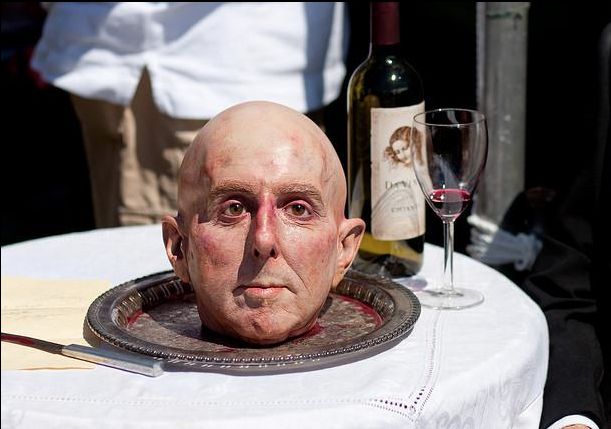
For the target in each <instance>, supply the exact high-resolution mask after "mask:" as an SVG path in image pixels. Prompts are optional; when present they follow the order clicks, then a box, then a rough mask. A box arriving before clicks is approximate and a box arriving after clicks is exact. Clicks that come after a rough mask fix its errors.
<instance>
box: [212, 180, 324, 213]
mask: <svg viewBox="0 0 611 429" xmlns="http://www.w3.org/2000/svg"><path fill="white" fill-rule="evenodd" d="M272 191H273V193H274V194H275V195H303V196H305V197H307V198H309V199H310V200H312V202H313V203H314V204H316V205H318V206H320V207H321V208H322V207H324V204H323V199H322V194H321V192H320V190H319V189H318V188H316V187H315V186H312V185H311V184H309V183H300V182H293V183H283V184H280V185H277V186H274V187H273V188H272ZM231 194H247V195H255V194H256V192H255V188H254V187H253V186H251V185H249V184H248V183H244V182H234V181H230V180H229V181H223V182H221V183H219V184H218V185H216V186H213V187H212V189H210V192H209V194H208V198H209V201H215V200H218V199H219V198H222V197H224V196H227V195H231Z"/></svg>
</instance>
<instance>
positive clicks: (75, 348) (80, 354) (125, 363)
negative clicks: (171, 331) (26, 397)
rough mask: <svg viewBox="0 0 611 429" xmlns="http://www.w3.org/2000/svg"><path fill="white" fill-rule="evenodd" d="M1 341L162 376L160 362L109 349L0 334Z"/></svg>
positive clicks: (152, 375)
mask: <svg viewBox="0 0 611 429" xmlns="http://www.w3.org/2000/svg"><path fill="white" fill-rule="evenodd" d="M2 341H7V342H9V343H14V344H19V345H22V346H27V347H32V348H35V349H38V350H43V351H45V352H49V353H54V354H58V355H62V356H67V357H71V358H75V359H80V360H84V361H87V362H92V363H95V364H98V365H104V366H109V367H111V368H117V369H122V370H124V371H130V372H135V373H137V374H142V375H146V376H149V377H158V376H160V375H161V374H163V372H164V371H163V365H162V363H161V362H160V361H158V360H156V359H153V358H151V357H148V356H141V355H137V354H135V353H130V352H119V351H114V350H109V349H101V348H94V347H87V346H81V345H79V344H69V345H67V346H64V345H61V344H57V343H52V342H50V341H45V340H40V339H38V338H32V337H26V336H24V335H15V334H8V333H5V332H2Z"/></svg>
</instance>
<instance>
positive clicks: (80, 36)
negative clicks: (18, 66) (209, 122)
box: [32, 2, 348, 119]
mask: <svg viewBox="0 0 611 429" xmlns="http://www.w3.org/2000/svg"><path fill="white" fill-rule="evenodd" d="M47 7H48V12H49V15H48V16H47V20H46V23H45V27H44V31H43V35H42V38H41V40H40V41H39V43H38V45H37V46H36V50H35V52H34V56H33V59H32V67H33V68H34V69H35V70H37V71H39V72H40V73H41V74H42V77H43V78H44V79H45V80H46V81H48V82H51V83H53V84H54V85H55V86H57V87H59V88H62V89H65V90H66V91H68V92H71V93H74V94H76V95H79V96H81V97H85V98H93V99H100V100H105V101H108V102H111V103H116V104H121V105H128V104H129V103H130V100H131V99H132V97H133V95H134V93H135V91H136V86H137V84H138V81H139V79H140V76H141V73H142V70H143V68H144V67H146V68H147V69H148V70H149V72H150V75H151V81H152V87H153V95H154V99H155V102H156V104H157V106H158V108H159V109H160V110H161V111H162V112H164V113H166V114H167V115H169V116H172V117H175V118H184V119H201V118H209V117H212V116H214V115H215V114H217V113H218V112H220V111H221V110H223V109H225V108H227V107H229V106H231V105H233V104H236V103H239V102H242V101H246V100H269V101H275V102H277V103H281V104H284V105H287V106H289V107H292V108H294V109H296V110H299V111H301V112H306V111H311V110H315V109H318V108H320V107H321V106H323V105H325V104H328V103H330V102H331V101H333V100H334V99H335V98H337V96H338V95H339V92H340V89H341V85H342V82H343V79H344V76H345V73H346V70H345V64H344V58H345V52H346V48H347V42H348V41H347V34H346V32H347V25H348V24H347V17H346V15H345V8H344V4H343V3H341V2H338V3H333V2H328V3H317V2H302V3H273V4H272V3H266V2H262V3H250V2H227V3H224V2H204V3H202V2H199V3H188V2H178V3H172V2H159V3H156V2H150V3H136V2H119V3H108V2H100V3H97V2H90V3H63V2H58V3H49V4H47Z"/></svg>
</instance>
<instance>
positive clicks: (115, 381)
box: [1, 225, 548, 429]
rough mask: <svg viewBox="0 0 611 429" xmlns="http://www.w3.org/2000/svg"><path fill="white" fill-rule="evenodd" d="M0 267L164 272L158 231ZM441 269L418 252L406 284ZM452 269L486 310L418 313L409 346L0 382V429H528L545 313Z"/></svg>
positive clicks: (111, 275) (60, 272) (48, 275)
mask: <svg viewBox="0 0 611 429" xmlns="http://www.w3.org/2000/svg"><path fill="white" fill-rule="evenodd" d="M1 257H2V277H3V278H5V277H15V276H17V277H28V278H33V279H44V280H62V279H63V280H71V281H72V280H107V281H109V282H110V284H120V283H122V282H124V281H127V280H130V279H134V278H138V277H142V276H145V275H147V274H151V273H155V272H159V271H164V270H168V269H170V268H171V267H170V265H169V262H168V261H167V259H166V256H165V249H164V247H163V243H162V238H161V226H160V225H150V226H138V227H123V228H114V229H100V230H94V231H88V232H83V233H74V234H67V235H61V236H55V237H49V238H43V239H38V240H32V241H29V242H24V243H18V244H14V245H9V246H5V247H2V251H1ZM442 258H443V251H442V249H441V248H439V247H437V246H432V245H429V244H427V245H426V247H425V253H424V265H423V268H422V271H421V273H420V274H419V276H418V278H419V279H421V280H422V279H425V280H427V281H431V280H435V279H437V278H439V277H440V276H441V267H442ZM454 263H455V269H454V273H455V274H454V276H455V279H456V281H457V283H459V284H460V283H468V284H469V286H470V287H473V288H476V289H478V290H480V291H481V292H482V293H483V294H484V296H485V300H484V303H483V304H481V305H479V306H476V307H473V308H469V309H465V310H460V311H453V310H449V311H448V310H444V311H440V310H431V309H427V308H423V309H422V313H421V315H420V318H419V320H418V321H417V323H416V325H415V327H414V330H413V332H412V333H411V335H409V336H408V337H407V338H405V339H404V340H403V341H401V342H400V343H399V344H397V345H396V346H394V347H392V348H391V349H389V350H386V351H383V352H382V353H379V354H377V355H375V356H373V357H369V358H366V359H364V360H360V361H356V362H352V363H348V364H344V365H340V366H335V367H331V368H324V369H318V370H312V371H306V372H296V373H286V374H274V375H254V376H236V375H228V374H219V373H205V372H173V373H165V374H163V375H162V376H160V377H157V378H148V377H145V376H141V375H137V374H132V373H128V372H123V371H119V370H114V369H110V368H106V367H101V366H100V367H96V368H95V369H93V370H37V371H23V370H10V371H2V403H1V405H2V408H1V414H2V427H24V428H29V427H62V428H64V427H96V428H101V427H108V428H117V427H121V428H132V427H146V428H149V429H153V428H161V427H185V428H191V427H193V428H202V427H223V428H234V427H235V428H243V427H248V428H257V427H265V428H269V427H291V428H301V427H303V428H311V427H325V428H352V427H354V428H391V427H401V428H410V427H420V428H421V427H443V428H445V427H452V428H462V427H494V428H510V427H520V428H537V427H538V422H539V417H540V413H541V407H542V399H543V387H544V383H545V377H546V371H547V358H548V337H547V325H546V322H545V318H544V316H543V314H542V313H541V311H540V310H539V308H538V307H537V305H536V304H535V303H533V302H532V301H531V300H530V299H529V298H528V297H527V296H526V295H525V294H524V293H523V292H522V291H521V290H520V289H519V288H518V287H517V286H516V285H515V284H513V283H512V282H511V281H510V280H508V279H507V278H506V277H504V276H503V275H501V274H500V273H498V272H497V271H495V270H493V269H492V268H489V267H488V266H486V265H483V264H481V263H479V262H477V261H475V260H473V259H471V258H469V257H467V256H465V255H461V254H456V255H455V259H454ZM3 308H4V303H3Z"/></svg>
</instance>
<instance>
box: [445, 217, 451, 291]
mask: <svg viewBox="0 0 611 429" xmlns="http://www.w3.org/2000/svg"><path fill="white" fill-rule="evenodd" d="M443 292H444V293H446V294H453V293H454V222H453V221H444V222H443Z"/></svg>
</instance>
